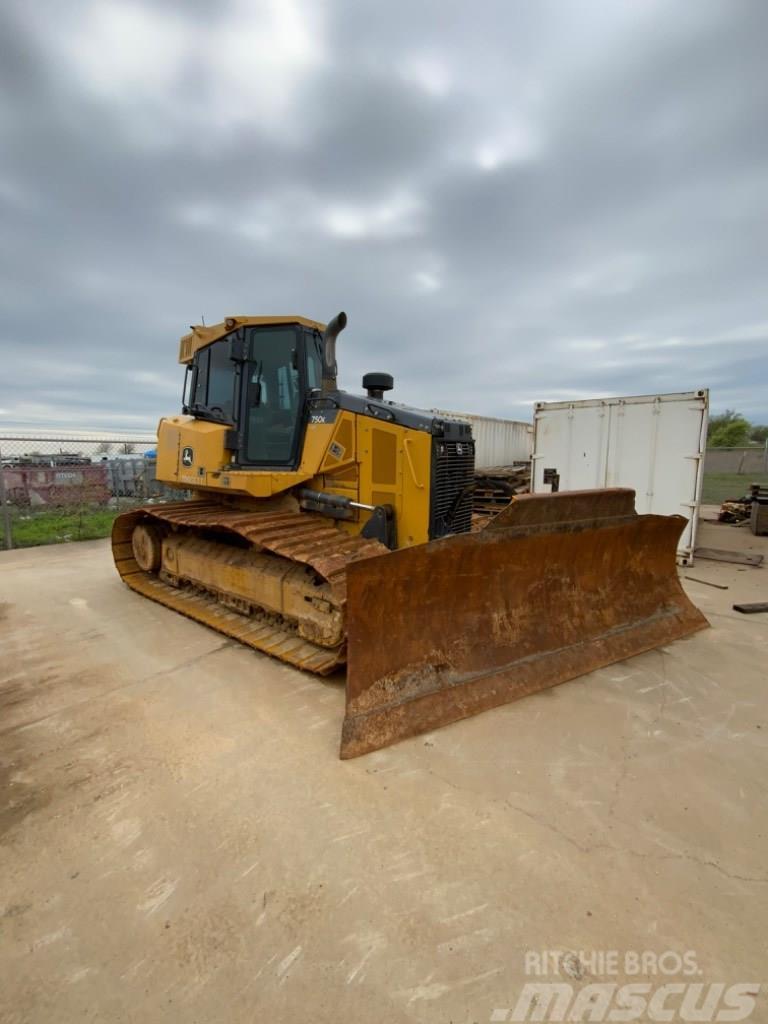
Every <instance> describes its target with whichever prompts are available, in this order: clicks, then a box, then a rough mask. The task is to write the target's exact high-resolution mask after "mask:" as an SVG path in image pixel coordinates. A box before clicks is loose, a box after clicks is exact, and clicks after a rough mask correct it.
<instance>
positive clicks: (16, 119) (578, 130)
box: [0, 0, 768, 427]
mask: <svg viewBox="0 0 768 1024" xmlns="http://www.w3.org/2000/svg"><path fill="white" fill-rule="evenodd" d="M2 18H3V19H4V24H2V25H0V40H2V42H0V45H1V46H2V47H3V50H2V52H0V140H2V141H1V142H0V223H1V224H2V228H3V236H4V240H5V245H4V246H3V248H2V250H1V251H0V303H2V307H3V316H2V321H1V322H0V356H2V368H3V369H2V375H0V410H2V412H0V424H3V423H10V422H15V423H20V422H24V421H26V422H38V421H40V420H45V421H46V422H49V423H56V424H58V425H69V426H71V427H75V426H88V425H98V426H114V427H118V426H131V425H133V426H136V427H139V426H142V427H144V426H147V427H151V426H152V425H153V424H154V422H155V420H156V418H157V417H158V416H159V415H161V414H162V413H165V412H172V411H174V410H175V409H176V408H177V407H178V401H179V392H180V387H181V375H180V374H179V372H178V369H179V368H178V367H177V366H176V364H175V358H176V342H177V339H178V336H179V335H180V334H182V333H183V332H184V331H185V330H186V329H187V325H188V324H189V323H191V322H197V321H199V319H200V317H201V316H203V315H204V316H205V317H206V320H207V321H208V322H213V321H215V320H218V319H221V318H222V317H223V316H225V315H227V314H229V313H237V312H241V313H266V312H275V313H284V312H297V313H304V314H305V315H309V316H313V317H317V318H318V319H324V318H326V317H328V316H330V315H332V313H333V312H335V311H336V310H337V309H339V308H345V309H347V311H348V313H349V315H350V328H349V329H348V331H347V332H346V333H345V335H344V336H343V338H342V342H341V344H340V362H341V367H342V373H341V376H342V381H343V383H344V384H345V385H346V386H347V387H350V388H352V389H356V388H357V387H358V385H359V379H360V376H361V374H362V373H363V372H364V371H366V370H369V369H386V370H389V371H390V372H392V373H393V374H394V375H395V378H396V385H397V388H396V393H395V397H396V398H398V399H399V400H401V401H409V402H413V403H415V404H418V405H422V406H427V407H429V406H440V407H443V408H457V409H463V410H468V411H476V412H481V413H486V414H489V415H499V416H509V417H518V418H529V416H530V405H531V403H532V402H533V401H535V400H537V399H547V398H557V399H562V398H567V397H569V396H573V397H575V398H578V397H589V396H594V395H599V394H626V393H644V392H652V391H657V390H681V389H685V388H689V387H690V388H694V387H700V386H709V387H711V388H712V398H713V406H714V407H715V408H724V407H725V406H735V407H737V408H739V409H740V410H741V411H742V412H744V413H746V414H747V415H749V416H751V417H752V418H754V419H758V420H762V421H766V420H768V401H767V400H766V394H767V393H768V369H767V361H766V359H765V351H766V338H767V337H768V310H767V309H766V302H765V285H764V268H765V266H766V256H768V252H767V251H766V250H767V249H768V243H767V242H766V234H767V233H766V230H765V225H766V213H767V212H768V195H767V194H766V185H765V182H766V180H767V179H766V171H767V170H768V134H766V132H765V130H764V111H765V109H766V105H767V103H768V73H766V70H765V61H764V55H763V43H764V39H765V35H766V29H768V12H766V9H765V6H764V5H762V4H758V3H754V2H750V0H719V2H714V0H700V2H698V3H696V4H684V5H683V4H672V3H669V2H666V0H657V2H655V3H651V2H649V3H644V4H636V3H634V2H630V0H626V2H623V3H622V2H619V3H615V2H610V3H609V2H608V0H601V2H597V0H589V2H588V0H582V2H579V3H573V4H567V5H566V4H561V3H555V2H554V0H552V2H549V0H548V2H542V3H539V4H535V5H533V4H530V5H522V4H508V3H502V2H498V3H488V4H485V5H482V6H481V7H477V5H467V4H465V3H458V2H445V0H444V2H442V3H439V4H438V3H425V4H418V5H415V4H398V2H397V0H394V2H393V3H390V4H387V5H381V4H373V3H369V2H367V0H366V2H360V0H337V2H330V0H329V3H327V4H326V5H317V4H314V3H309V2H308V0H281V2H277V0H265V2H263V3H261V4H253V3H245V2H244V0H242V2H241V0H231V2H229V3H224V4H218V5H213V4H209V3H204V2H202V0H200V2H196V3H187V2H185V3H180V2H179V3H176V2H172V0H163V2H153V3H152V4H142V3H139V2H131V3H128V2H121V3H116V2H112V0H98V2H95V0H82V2H80V3H77V4H73V5H66V7H62V6H61V5H58V4H54V3H53V2H52V0H40V2H39V3H37V4H35V5H23V4H21V2H20V0H18V2H17V3H16V4H15V5H14V4H7V5H5V8H4V11H3V13H2Z"/></svg>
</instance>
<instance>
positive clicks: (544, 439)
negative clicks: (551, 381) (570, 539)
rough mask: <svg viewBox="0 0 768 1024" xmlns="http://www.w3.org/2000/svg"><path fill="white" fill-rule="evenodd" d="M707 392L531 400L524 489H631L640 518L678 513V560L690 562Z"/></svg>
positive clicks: (703, 444) (699, 481)
mask: <svg viewBox="0 0 768 1024" xmlns="http://www.w3.org/2000/svg"><path fill="white" fill-rule="evenodd" d="M708 408H709V392H708V391H707V390H706V389H705V388H702V389H700V390H698V391H685V392H677V393H674V394H667V395H640V396H632V397H629V396H628V397H623V398H601V399H590V400H587V401H580V402H537V403H536V406H535V412H534V446H533V473H532V484H531V490H532V491H533V492H534V493H541V492H544V491H549V490H551V486H550V485H549V484H545V483H544V473H545V470H554V471H555V472H557V473H558V474H559V477H560V480H559V487H560V490H561V491H577V490H581V489H583V488H592V487H632V488H633V489H634V490H635V493H636V507H637V511H638V512H639V513H641V514H646V513H655V514H657V515H664V516H666V515H675V514H676V515H684V516H686V517H687V518H688V524H687V526H686V527H685V530H684V531H683V534H682V536H681V538H680V542H679V545H678V551H677V556H678V561H679V562H680V563H681V564H682V565H691V564H693V551H694V547H695V544H696V526H697V520H698V512H699V504H700V501H701V484H702V476H703V470H704V452H705V449H706V441H707V419H708Z"/></svg>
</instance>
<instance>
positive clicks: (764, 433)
mask: <svg viewBox="0 0 768 1024" xmlns="http://www.w3.org/2000/svg"><path fill="white" fill-rule="evenodd" d="M749 437H750V440H752V441H757V443H758V444H765V442H766V441H768V425H765V424H762V425H760V424H755V426H754V427H752V433H751V434H750V435H749Z"/></svg>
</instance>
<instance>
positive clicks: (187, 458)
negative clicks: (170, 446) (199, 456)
mask: <svg viewBox="0 0 768 1024" xmlns="http://www.w3.org/2000/svg"><path fill="white" fill-rule="evenodd" d="M194 461H195V452H194V450H193V449H192V448H185V449H184V450H183V451H182V453H181V464H182V466H191V465H192V463H193V462H194Z"/></svg>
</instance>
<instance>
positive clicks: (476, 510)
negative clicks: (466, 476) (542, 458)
mask: <svg viewBox="0 0 768 1024" xmlns="http://www.w3.org/2000/svg"><path fill="white" fill-rule="evenodd" d="M530 489H531V464H530V462H523V463H517V464H516V465H513V466H491V467H489V468H485V467H484V468H482V469H476V470H475V490H474V494H473V497H472V512H473V515H476V516H482V517H488V516H495V515H496V514H497V513H498V512H501V510H502V509H503V508H505V507H506V506H507V505H508V504H509V502H510V499H511V498H514V497H515V495H516V494H527V493H528V492H529V491H530Z"/></svg>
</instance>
